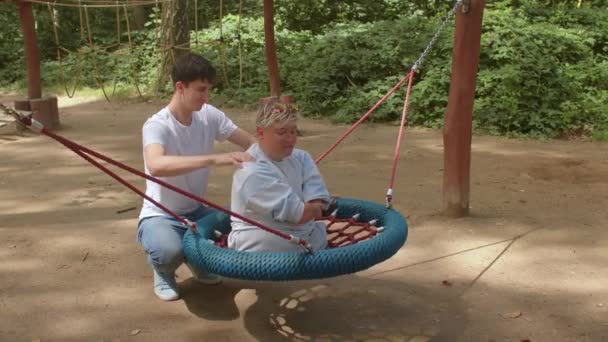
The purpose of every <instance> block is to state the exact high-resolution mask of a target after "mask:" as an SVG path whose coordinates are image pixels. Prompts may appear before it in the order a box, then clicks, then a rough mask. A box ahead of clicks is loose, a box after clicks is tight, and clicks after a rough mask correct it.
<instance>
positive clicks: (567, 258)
mask: <svg viewBox="0 0 608 342" xmlns="http://www.w3.org/2000/svg"><path fill="white" fill-rule="evenodd" d="M10 100H11V97H10V96H3V97H2V96H0V101H1V102H3V103H7V102H9V101H10ZM60 106H61V120H62V123H63V127H62V128H61V129H60V130H59V131H58V132H59V133H60V134H62V135H64V136H66V137H68V138H70V139H73V140H75V141H76V142H79V143H81V144H83V145H85V146H87V147H89V148H92V149H94V150H97V151H99V152H102V153H104V154H107V155H109V156H111V157H113V158H115V159H117V160H120V161H122V162H125V163H127V164H129V165H131V166H134V167H137V168H141V167H142V157H141V133H140V132H141V125H142V123H143V122H144V120H145V119H146V118H147V117H148V116H149V115H151V114H152V113H154V112H156V111H157V110H158V109H159V108H160V107H161V106H162V102H160V101H149V102H144V103H141V102H140V103H137V102H132V103H121V104H115V103H107V102H105V101H104V100H98V99H92V98H90V99H87V98H78V99H75V100H70V99H65V98H61V99H60ZM226 111H227V113H228V114H229V115H230V116H231V117H232V118H233V119H234V121H235V122H237V123H238V124H239V125H240V126H241V127H243V128H245V129H247V130H251V128H252V123H253V115H254V114H253V113H252V112H246V111H238V110H229V109H226ZM300 126H301V128H302V129H303V134H304V136H303V137H302V138H301V140H300V146H301V147H302V148H304V149H307V150H309V151H310V152H311V153H312V155H313V156H318V155H319V154H320V153H321V152H323V151H324V150H325V149H326V148H327V147H328V146H329V145H330V144H331V143H332V142H333V141H334V140H335V139H336V137H337V136H338V135H339V134H340V133H341V132H343V131H344V130H345V129H346V128H347V126H335V125H331V124H329V123H327V122H324V121H313V120H303V121H302V122H301V123H300ZM396 133H397V127H396V126H394V125H393V126H391V125H365V126H363V127H362V128H360V129H358V130H357V131H356V132H355V134H354V135H353V136H351V138H349V139H347V140H346V141H345V142H344V143H343V144H342V145H341V146H340V147H339V148H338V149H337V150H336V151H334V152H333V153H332V154H331V155H330V156H329V157H328V158H327V159H326V160H325V161H324V162H322V163H321V166H320V168H321V171H322V173H323V175H324V177H325V179H326V182H327V183H328V185H329V187H330V190H331V192H332V193H334V194H336V195H340V196H345V197H353V198H362V199H368V200H372V201H380V202H381V201H383V198H384V193H385V191H386V185H387V182H388V177H389V172H390V164H391V161H392V153H393V146H394V143H395V138H396ZM230 149H231V146H229V145H227V144H220V145H218V146H217V150H219V151H228V150H230ZM442 152H443V149H442V138H441V132H440V131H434V130H422V129H409V130H407V132H406V136H405V141H404V146H403V153H402V157H401V160H400V168H399V173H398V179H397V182H396V184H397V185H396V189H395V192H396V193H395V207H396V209H398V210H399V211H400V212H402V213H403V214H404V215H405V216H407V217H408V221H409V224H410V232H409V239H408V241H407V243H406V245H405V246H404V247H403V248H402V249H401V250H400V251H399V252H398V253H397V254H396V255H395V256H394V257H393V258H391V259H389V260H388V261H386V262H384V263H381V264H379V265H376V266H375V267H373V268H371V269H369V270H366V271H364V272H361V273H358V274H354V275H349V276H342V277H338V278H333V279H326V280H322V281H299V282H289V283H263V282H245V281H237V280H226V281H225V282H224V284H223V285H220V286H214V287H208V286H202V285H198V284H195V283H194V282H193V281H192V279H191V276H190V274H189V273H188V271H187V270H186V269H185V268H183V267H182V268H180V269H179V271H178V274H179V279H178V280H179V283H180V284H179V286H180V289H181V291H182V293H183V299H182V300H179V301H175V302H170V303H165V302H161V301H160V300H158V299H157V298H156V297H155V295H154V293H153V292H152V273H151V271H150V268H149V267H148V266H147V264H146V260H145V257H144V255H143V252H142V251H141V250H140V249H139V247H138V245H137V244H136V243H135V229H136V228H135V226H136V223H137V219H136V218H137V214H138V211H139V208H140V207H141V199H140V198H139V197H137V195H135V194H133V193H131V192H130V191H129V190H128V189H126V188H124V187H123V186H122V185H120V184H118V183H116V182H115V181H113V180H112V179H111V178H109V177H107V176H106V175H105V174H103V173H102V172H100V171H99V170H97V169H96V168H94V167H92V166H90V165H89V164H88V163H86V162H85V161H83V160H82V159H80V158H79V157H78V156H76V155H74V154H73V153H72V152H70V151H69V150H67V149H65V148H63V147H62V146H61V145H59V144H58V143H56V142H54V141H52V140H51V139H49V138H47V137H40V136H35V135H33V134H28V135H26V136H18V135H14V134H10V132H7V129H6V127H5V130H4V133H2V134H1V135H0V158H1V159H0V160H1V163H0V340H1V341H37V340H39V341H239V342H240V341H256V340H257V341H284V340H296V341H428V340H430V341H608V250H607V247H606V244H607V242H608V229H607V226H608V210H607V209H606V207H607V203H608V144H606V143H593V142H566V141H550V142H538V141H520V140H508V139H504V138H495V137H486V136H475V137H474V138H473V156H472V170H471V172H472V177H471V214H472V215H471V216H470V217H468V218H463V219H456V220H454V219H448V218H446V217H444V216H442V215H441V212H440V211H441V205H442V196H441V185H442V184H441V183H442V172H443V169H442V167H443V159H442ZM230 174H231V170H229V169H216V170H214V171H213V175H212V178H211V180H212V182H211V184H210V187H209V194H208V196H207V198H208V199H210V200H212V201H215V202H217V203H227V202H228V199H229V185H230ZM127 179H128V180H130V181H132V182H134V183H135V184H136V185H138V186H142V185H143V181H142V180H141V179H139V178H137V177H136V176H132V175H127ZM133 208H135V209H133ZM128 209H131V210H128ZM124 210H127V211H124Z"/></svg>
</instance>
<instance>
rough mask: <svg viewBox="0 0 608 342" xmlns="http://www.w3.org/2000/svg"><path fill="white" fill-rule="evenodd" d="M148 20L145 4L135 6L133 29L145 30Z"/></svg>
mask: <svg viewBox="0 0 608 342" xmlns="http://www.w3.org/2000/svg"><path fill="white" fill-rule="evenodd" d="M147 20H148V16H147V13H146V9H145V8H144V6H133V29H134V30H143V28H144V27H145V25H146V21H147Z"/></svg>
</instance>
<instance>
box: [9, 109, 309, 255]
mask: <svg viewBox="0 0 608 342" xmlns="http://www.w3.org/2000/svg"><path fill="white" fill-rule="evenodd" d="M0 109H2V110H3V111H4V112H5V113H7V114H9V115H11V116H13V117H14V118H15V119H16V120H18V121H19V122H21V123H22V124H23V125H25V126H26V127H29V128H30V129H32V130H34V131H36V132H38V133H40V134H44V135H46V136H48V137H50V138H52V139H54V140H55V141H57V142H59V143H61V144H62V145H64V146H66V147H67V148H69V149H70V150H72V151H73V152H75V153H76V154H78V155H79V156H80V157H82V158H84V159H85V160H87V161H88V162H90V163H91V164H93V165H95V166H96V167H98V168H99V169H100V170H102V171H103V172H105V173H106V174H108V175H109V176H111V177H112V178H114V179H115V180H117V181H118V182H120V183H121V184H123V185H125V186H127V187H128V188H129V189H131V190H132V191H134V192H135V193H137V194H139V195H140V196H141V195H143V197H144V198H146V199H147V200H151V198H150V197H149V196H147V195H145V194H144V193H143V192H142V191H141V190H139V189H137V188H135V187H134V186H133V185H132V184H130V183H129V182H127V181H126V180H125V179H124V178H122V177H120V176H119V175H117V174H116V173H114V172H113V171H111V170H109V169H108V168H106V167H105V166H103V165H101V164H100V163H99V162H97V161H96V160H94V159H93V158H91V157H90V156H93V157H96V158H98V159H101V160H103V161H105V162H108V163H110V164H112V165H114V166H116V167H118V168H121V169H123V170H125V171H128V172H130V173H132V174H135V175H137V176H139V177H142V178H145V179H147V180H150V181H152V182H155V183H157V184H160V185H162V186H164V187H166V188H168V189H170V190H173V191H175V192H177V193H179V194H181V195H183V196H186V197H188V198H190V199H193V200H195V201H197V202H199V203H202V204H205V205H207V206H209V207H211V208H214V209H217V210H219V211H222V212H224V213H226V214H228V215H230V216H234V217H236V218H239V219H241V220H243V221H245V222H247V223H249V224H252V225H255V226H257V227H259V228H261V229H263V230H265V231H267V232H269V233H271V234H275V235H277V236H279V237H281V238H283V239H286V240H289V241H292V242H294V243H296V244H298V245H300V246H302V248H304V249H305V250H306V251H307V252H310V251H311V249H310V245H309V244H308V242H306V241H305V240H303V239H300V238H297V237H295V236H293V235H289V234H285V233H283V232H281V231H278V230H276V229H273V228H270V227H268V226H266V225H264V224H262V223H259V222H256V221H254V220H251V219H249V218H247V217H245V216H242V215H240V214H237V213H235V212H233V211H231V210H229V209H226V208H224V207H222V206H220V205H218V204H215V203H213V202H211V201H208V200H205V199H203V198H201V197H199V196H196V195H193V194H191V193H189V192H186V191H184V190H182V189H180V188H178V187H176V186H174V185H171V184H169V183H167V182H165V181H163V180H160V179H158V178H156V177H153V176H150V175H147V174H145V173H143V172H141V171H139V170H137V169H134V168H132V167H130V166H128V165H126V164H124V163H121V162H119V161H116V160H114V159H112V158H109V157H107V156H105V155H103V154H101V153H99V152H95V151H93V150H91V149H89V148H87V147H84V146H82V145H80V144H77V143H75V142H73V141H71V140H69V139H67V138H65V137H62V136H60V135H58V134H55V133H53V132H51V131H49V130H48V129H46V128H45V127H44V126H43V125H42V124H40V123H39V122H37V121H36V120H33V119H32V118H31V117H25V116H22V115H20V114H19V113H17V112H16V111H15V110H12V109H10V108H8V107H6V106H4V105H3V104H1V103H0ZM151 202H152V203H154V204H155V205H158V206H159V208H161V209H162V210H164V211H165V212H167V213H168V214H170V215H171V216H173V217H175V218H176V219H177V220H178V221H180V222H182V223H183V224H186V225H187V226H189V227H191V228H192V229H194V230H195V229H196V224H195V223H194V222H190V221H188V220H186V219H185V218H182V217H180V216H179V215H178V214H176V213H174V212H173V211H171V210H169V209H168V208H167V207H165V206H163V205H160V203H158V202H157V201H154V200H152V201H151Z"/></svg>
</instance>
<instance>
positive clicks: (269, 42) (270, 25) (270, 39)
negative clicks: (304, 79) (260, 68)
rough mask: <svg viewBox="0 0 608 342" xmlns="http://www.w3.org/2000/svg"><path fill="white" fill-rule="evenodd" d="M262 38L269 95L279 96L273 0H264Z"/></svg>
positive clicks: (279, 86) (279, 84)
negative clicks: (264, 44) (264, 45)
mask: <svg viewBox="0 0 608 342" xmlns="http://www.w3.org/2000/svg"><path fill="white" fill-rule="evenodd" d="M264 40H265V42H266V64H267V65H268V78H269V79H270V96H273V97H274V96H280V95H281V82H280V79H279V64H278V62H277V53H276V50H275V45H274V15H273V0H264Z"/></svg>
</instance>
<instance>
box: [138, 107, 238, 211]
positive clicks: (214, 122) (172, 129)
mask: <svg viewBox="0 0 608 342" xmlns="http://www.w3.org/2000/svg"><path fill="white" fill-rule="evenodd" d="M236 129H237V126H236V125H235V124H234V123H233V122H232V121H231V120H230V119H229V118H228V117H226V115H225V114H224V113H223V112H222V111H220V110H219V109H217V108H215V107H213V106H212V105H209V104H205V105H204V106H203V107H202V108H201V110H199V111H196V112H193V113H192V123H191V124H190V126H185V125H183V124H181V123H180V122H179V121H177V120H176V119H175V117H174V116H173V114H171V111H169V108H168V107H165V108H163V109H161V110H160V111H159V112H158V113H156V114H154V115H153V116H151V117H150V118H149V119H148V120H147V121H146V122H145V123H144V126H143V137H142V138H143V147H144V149H145V148H146V146H148V145H150V144H161V145H163V147H164V149H165V154H166V155H172V156H195V155H205V154H210V153H212V151H213V144H214V142H215V140H218V141H223V140H225V139H227V138H228V137H230V135H232V133H234V131H235V130H236ZM144 166H145V171H146V174H148V175H149V174H150V171H149V170H148V167H147V165H146V163H145V154H144ZM208 176H209V169H208V168H204V169H198V170H194V171H192V172H190V173H187V174H184V175H180V176H173V177H159V179H161V180H163V181H165V182H167V183H169V184H171V185H174V186H176V187H178V188H180V189H182V190H185V191H187V192H189V193H192V194H194V195H197V196H199V197H203V196H204V195H205V192H206V191H207V179H208ZM146 195H148V196H150V197H151V198H152V199H154V200H156V201H157V202H159V203H161V204H162V205H164V206H166V207H167V208H169V209H171V210H172V211H174V212H175V213H176V214H178V215H184V214H187V213H189V212H192V211H194V210H196V209H197V208H198V206H200V203H199V202H197V201H195V200H192V199H190V198H188V197H185V196H183V195H180V194H178V193H176V192H174V191H172V190H170V189H167V188H165V187H163V186H161V185H159V184H157V183H154V182H152V181H149V180H146ZM168 215H169V214H167V213H166V212H165V211H163V210H162V209H160V208H158V207H157V206H156V205H154V204H153V203H150V202H148V200H145V199H144V203H143V207H142V209H141V212H140V214H139V218H140V219H142V218H145V217H150V216H168Z"/></svg>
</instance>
